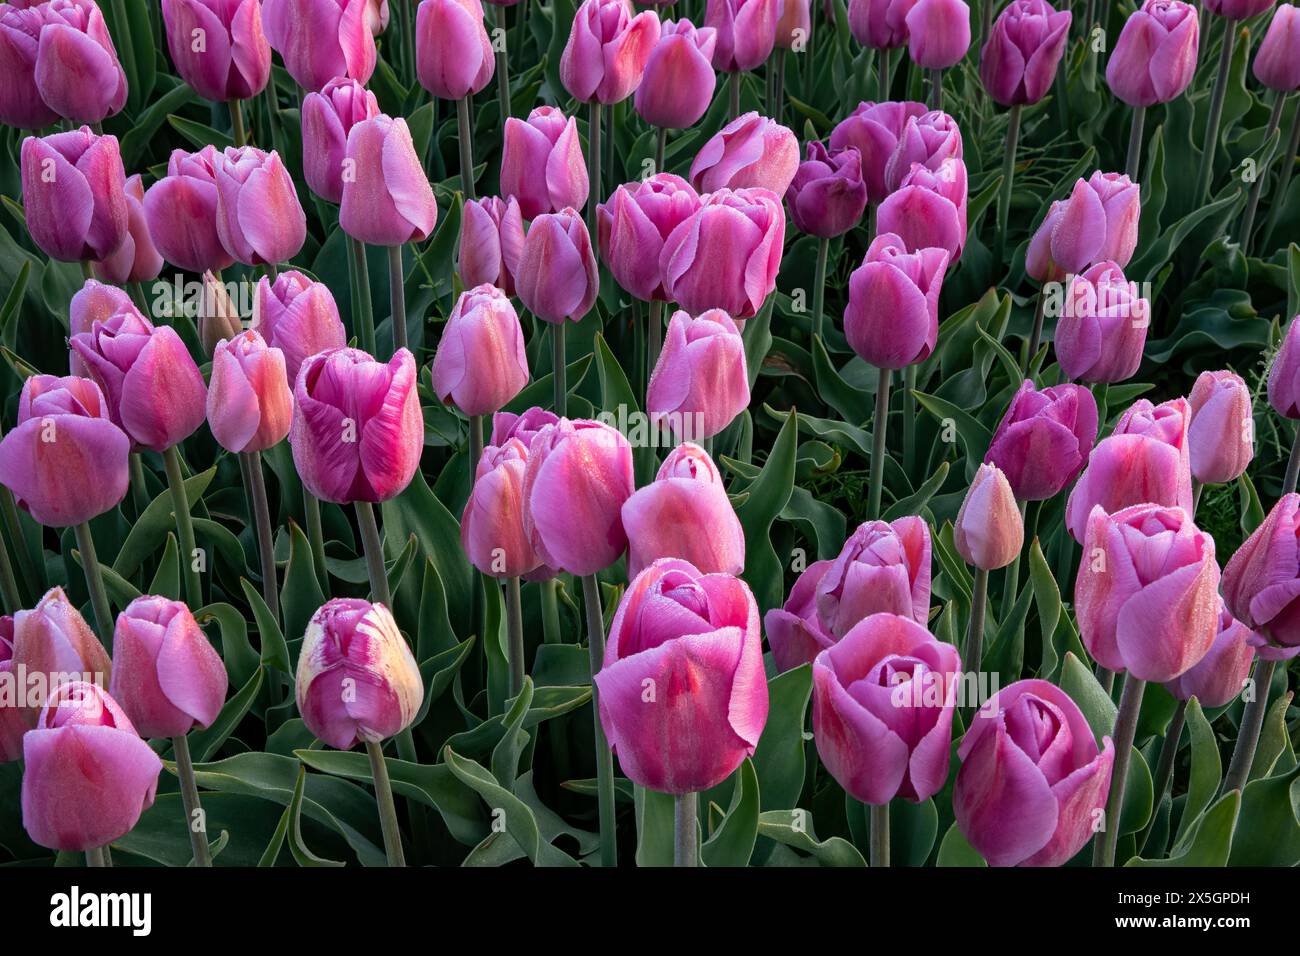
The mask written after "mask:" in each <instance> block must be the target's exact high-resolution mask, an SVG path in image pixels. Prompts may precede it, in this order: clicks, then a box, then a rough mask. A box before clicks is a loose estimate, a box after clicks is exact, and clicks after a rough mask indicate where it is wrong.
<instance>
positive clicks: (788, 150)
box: [691, 112, 799, 196]
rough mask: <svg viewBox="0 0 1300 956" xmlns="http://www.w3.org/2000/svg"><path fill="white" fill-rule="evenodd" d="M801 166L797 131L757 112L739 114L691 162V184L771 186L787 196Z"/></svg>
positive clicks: (706, 187)
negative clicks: (795, 133) (786, 192)
mask: <svg viewBox="0 0 1300 956" xmlns="http://www.w3.org/2000/svg"><path fill="white" fill-rule="evenodd" d="M798 168H799V142H798V140H796V139H795V138H794V133H792V132H791V131H790V130H789V129H787V128H786V127H784V126H782V125H781V124H780V123H778V122H776V121H775V120H770V119H768V118H767V117H765V116H759V115H758V114H757V113H752V112H751V113H746V114H744V115H743V116H740V117H737V118H736V119H734V120H732V121H731V122H730V123H728V124H727V125H726V126H724V127H722V130H721V131H720V132H719V133H718V134H717V135H716V136H714V137H713V138H712V139H710V140H709V141H708V142H707V143H705V144H704V146H703V148H701V149H700V151H699V152H698V153H696V155H695V160H694V161H693V162H692V163H691V185H692V186H694V187H695V188H696V189H697V190H699V191H700V192H702V193H711V192H716V191H717V190H719V189H747V188H751V187H753V188H758V189H770V190H771V191H772V192H774V193H776V194H777V195H778V196H782V195H785V191H786V189H787V188H788V187H789V185H790V181H791V180H793V179H794V174H795V171H796V170H798Z"/></svg>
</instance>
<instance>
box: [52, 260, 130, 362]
mask: <svg viewBox="0 0 1300 956" xmlns="http://www.w3.org/2000/svg"><path fill="white" fill-rule="evenodd" d="M137 311H138V310H137V309H136V307H135V303H134V302H133V301H131V296H130V294H128V293H127V291H126V290H125V289H119V288H117V286H111V285H105V284H104V283H102V282H97V281H95V280H94V279H87V280H86V283H85V285H83V286H82V287H81V288H80V289H78V290H77V292H76V293H75V294H74V295H73V296H72V301H71V302H69V303H68V336H69V342H68V367H69V369H71V371H72V374H73V375H78V376H81V377H82V378H88V377H89V375H90V373H89V372H88V371H87V370H86V363H85V362H83V361H81V359H80V357H78V355H77V350H76V349H74V348H72V347H71V346H72V342H71V339H72V338H73V337H75V336H76V335H77V334H78V333H81V332H89V331H90V330H91V329H93V328H94V327H95V323H96V322H107V321H108V320H109V319H111V318H112V317H113V315H114V314H115V313H117V312H131V313H134V312H137Z"/></svg>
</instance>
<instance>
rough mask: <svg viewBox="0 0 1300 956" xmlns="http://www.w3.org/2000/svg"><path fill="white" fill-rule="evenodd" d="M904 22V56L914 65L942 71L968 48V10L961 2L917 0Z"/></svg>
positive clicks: (955, 0) (952, 0)
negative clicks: (905, 37)
mask: <svg viewBox="0 0 1300 956" xmlns="http://www.w3.org/2000/svg"><path fill="white" fill-rule="evenodd" d="M906 19H907V54H908V56H910V57H911V58H912V62H913V63H915V64H916V65H917V66H920V67H924V68H925V69H927V70H946V69H948V67H950V66H956V65H957V63H958V62H960V61H961V58H962V57H964V56H965V55H966V51H967V50H968V49H970V7H968V6H967V5H966V4H964V3H963V2H962V0H917V2H916V3H915V4H913V6H912V9H910V10H908V11H907V18H906Z"/></svg>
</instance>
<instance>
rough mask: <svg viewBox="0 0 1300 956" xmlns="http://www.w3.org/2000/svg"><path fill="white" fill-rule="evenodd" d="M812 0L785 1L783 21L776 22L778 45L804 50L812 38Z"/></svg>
mask: <svg viewBox="0 0 1300 956" xmlns="http://www.w3.org/2000/svg"><path fill="white" fill-rule="evenodd" d="M811 8H812V0H785V3H784V9H783V10H782V12H781V19H779V20H777V21H776V45H777V46H779V47H780V48H781V49H783V50H792V49H794V48H795V47H796V46H797V45H799V46H800V49H801V50H802V49H803V48H804V46H806V45H807V43H808V39H809V37H811V36H812V9H811Z"/></svg>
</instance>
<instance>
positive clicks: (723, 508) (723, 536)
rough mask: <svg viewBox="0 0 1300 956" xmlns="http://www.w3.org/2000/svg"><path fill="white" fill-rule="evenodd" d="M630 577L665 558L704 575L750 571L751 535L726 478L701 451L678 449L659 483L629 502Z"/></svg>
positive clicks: (686, 446) (684, 446) (687, 447)
mask: <svg viewBox="0 0 1300 956" xmlns="http://www.w3.org/2000/svg"><path fill="white" fill-rule="evenodd" d="M623 527H624V529H626V531H627V539H628V552H627V576H628V578H629V580H630V579H634V578H635V577H636V576H637V575H638V574H640V573H641V572H642V570H644V569H645V568H647V567H649V566H650V565H651V564H653V563H654V562H655V561H657V560H659V559H660V558H680V559H681V560H683V561H688V562H690V563H691V564H692V565H694V566H695V567H696V568H697V569H698V570H700V571H701V572H702V573H704V574H740V573H741V572H742V571H744V570H745V532H744V530H743V529H742V528H741V527H740V519H739V518H737V517H736V509H735V508H733V507H732V506H731V500H730V499H729V498H728V497H727V490H726V488H725V487H723V484H722V475H721V474H719V472H718V466H717V465H715V464H714V463H713V459H712V458H710V457H709V454H708V452H706V451H705V450H704V449H703V448H701V447H700V446H699V445H694V444H690V443H689V442H688V443H685V444H682V445H678V446H677V448H675V449H674V450H673V451H672V452H671V453H670V454H669V455H668V457H667V458H666V459H665V460H664V463H663V464H662V465H661V466H660V467H659V473H658V474H657V475H656V476H655V480H654V481H652V482H651V483H650V484H648V485H646V486H645V487H644V488H641V489H640V490H638V491H637V492H635V493H634V494H633V495H632V497H630V498H628V499H627V501H625V502H623Z"/></svg>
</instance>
